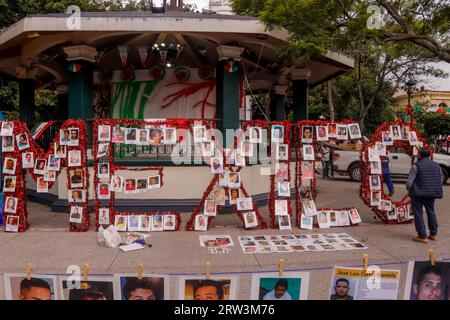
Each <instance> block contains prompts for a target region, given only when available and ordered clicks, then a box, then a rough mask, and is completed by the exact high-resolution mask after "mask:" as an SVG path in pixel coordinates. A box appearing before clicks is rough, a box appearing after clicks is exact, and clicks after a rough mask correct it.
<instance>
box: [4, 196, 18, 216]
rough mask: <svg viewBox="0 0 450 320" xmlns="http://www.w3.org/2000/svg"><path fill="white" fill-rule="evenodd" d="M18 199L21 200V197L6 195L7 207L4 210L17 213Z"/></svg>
mask: <svg viewBox="0 0 450 320" xmlns="http://www.w3.org/2000/svg"><path fill="white" fill-rule="evenodd" d="M18 201H19V199H18V198H15V197H6V199H5V209H4V210H3V211H4V212H8V213H16V212H17V203H18Z"/></svg>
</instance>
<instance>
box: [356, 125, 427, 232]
mask: <svg viewBox="0 0 450 320" xmlns="http://www.w3.org/2000/svg"><path fill="white" fill-rule="evenodd" d="M391 126H400V127H407V128H408V132H415V133H416V137H417V140H418V143H420V144H422V145H423V147H424V148H426V149H428V151H429V152H430V155H431V157H432V156H433V150H432V149H431V148H430V145H429V144H428V142H427V141H426V140H425V139H424V138H423V137H422V136H421V135H420V133H419V132H418V131H417V130H416V129H415V127H414V125H413V124H411V123H407V122H403V121H395V122H389V123H388V122H385V123H383V124H381V125H380V126H379V127H378V128H377V129H376V131H375V133H374V134H373V136H372V137H371V138H370V139H369V141H368V142H365V143H364V144H363V150H362V152H361V155H360V172H361V183H360V188H359V194H360V197H361V199H362V200H363V201H364V203H365V204H366V205H367V206H369V207H370V208H371V210H372V211H373V212H374V213H375V215H376V217H378V218H380V219H381V220H382V221H384V222H386V223H388V224H406V223H411V222H412V220H406V221H398V219H395V220H394V219H389V218H388V212H391V211H393V210H395V208H397V207H402V206H404V207H408V206H409V205H411V199H410V198H409V194H408V193H407V194H405V195H404V196H403V197H402V199H401V200H399V201H393V200H392V199H391V197H390V196H389V195H387V194H386V192H385V191H384V188H383V184H384V180H383V175H382V174H377V176H378V177H379V179H380V186H381V188H380V190H377V191H380V192H381V198H380V201H383V200H385V201H390V202H391V210H389V211H385V210H381V209H380V208H379V206H378V205H376V206H374V205H371V191H372V190H371V189H370V176H371V175H372V176H373V175H375V174H372V173H371V168H370V159H369V148H375V147H376V144H377V142H379V143H382V142H383V133H385V132H389V134H390V132H391ZM391 139H392V145H386V151H387V152H388V153H389V152H390V151H391V150H392V149H394V148H401V149H403V150H405V151H406V153H407V154H408V155H409V156H410V157H411V165H413V164H414V158H415V156H414V151H413V149H414V148H417V146H413V145H411V144H410V142H409V140H397V139H393V137H391ZM407 139H408V138H407Z"/></svg>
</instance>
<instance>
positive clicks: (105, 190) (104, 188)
mask: <svg viewBox="0 0 450 320" xmlns="http://www.w3.org/2000/svg"><path fill="white" fill-rule="evenodd" d="M97 188H98V189H97V195H98V199H100V200H109V199H110V198H111V194H110V192H109V183H108V182H101V183H99V184H98V187H97Z"/></svg>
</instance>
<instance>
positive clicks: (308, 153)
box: [302, 144, 315, 161]
mask: <svg viewBox="0 0 450 320" xmlns="http://www.w3.org/2000/svg"><path fill="white" fill-rule="evenodd" d="M302 151H303V153H302V155H303V160H305V161H314V159H315V158H314V147H313V146H312V145H308V144H304V145H303V149H302Z"/></svg>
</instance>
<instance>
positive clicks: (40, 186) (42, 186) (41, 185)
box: [36, 177, 48, 193]
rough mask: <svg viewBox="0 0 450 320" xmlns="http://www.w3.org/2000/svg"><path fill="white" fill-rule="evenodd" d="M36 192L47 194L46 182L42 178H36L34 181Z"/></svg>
mask: <svg viewBox="0 0 450 320" xmlns="http://www.w3.org/2000/svg"><path fill="white" fill-rule="evenodd" d="M36 192H38V193H48V181H45V179H44V177H38V178H37V179H36Z"/></svg>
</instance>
